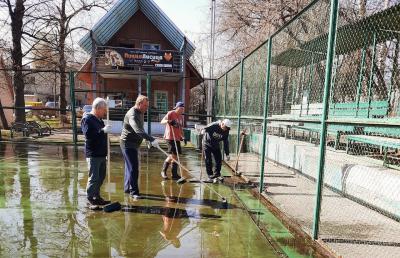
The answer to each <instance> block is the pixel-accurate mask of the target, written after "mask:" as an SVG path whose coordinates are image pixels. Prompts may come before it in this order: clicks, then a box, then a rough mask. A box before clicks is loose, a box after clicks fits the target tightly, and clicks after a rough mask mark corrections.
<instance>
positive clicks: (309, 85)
mask: <svg viewBox="0 0 400 258" xmlns="http://www.w3.org/2000/svg"><path fill="white" fill-rule="evenodd" d="M308 78H309V80H308V88H307V111H306V114H307V115H308V113H309V109H310V96H311V86H312V82H313V80H314V53H311V65H310V74H309V77H308Z"/></svg>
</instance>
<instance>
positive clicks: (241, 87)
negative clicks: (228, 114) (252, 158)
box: [236, 59, 244, 154]
mask: <svg viewBox="0 0 400 258" xmlns="http://www.w3.org/2000/svg"><path fill="white" fill-rule="evenodd" d="M243 68H244V61H243V59H242V60H241V61H240V90H239V102H238V125H237V144H236V153H237V154H239V151H240V150H239V146H240V120H241V116H242V95H243Z"/></svg>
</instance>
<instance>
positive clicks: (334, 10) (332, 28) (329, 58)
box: [313, 0, 339, 240]
mask: <svg viewBox="0 0 400 258" xmlns="http://www.w3.org/2000/svg"><path fill="white" fill-rule="evenodd" d="M338 2H339V0H331V13H330V18H329V36H328V49H327V55H326V69H325V82H324V101H323V113H322V118H321V139H320V145H319V166H318V177H317V189H316V191H317V192H316V198H315V209H314V220H313V238H314V240H316V239H317V238H318V234H319V219H320V212H321V195H322V186H323V178H324V169H325V143H326V120H327V117H328V108H329V91H330V86H331V79H332V63H333V57H334V54H335V41H336V26H337V17H338V5H339V3H338Z"/></svg>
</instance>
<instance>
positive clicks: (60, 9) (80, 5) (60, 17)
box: [35, 0, 112, 114]
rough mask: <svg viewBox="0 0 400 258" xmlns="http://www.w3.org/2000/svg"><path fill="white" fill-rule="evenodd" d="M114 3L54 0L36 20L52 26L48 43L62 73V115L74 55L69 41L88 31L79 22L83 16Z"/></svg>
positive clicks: (103, 0) (105, 1)
mask: <svg viewBox="0 0 400 258" xmlns="http://www.w3.org/2000/svg"><path fill="white" fill-rule="evenodd" d="M111 3H112V0H79V1H69V0H52V1H51V2H49V3H48V4H47V5H46V8H45V9H44V10H43V11H42V12H41V14H40V16H39V15H37V16H36V17H35V18H36V19H39V20H43V21H45V22H46V23H49V24H50V30H49V31H50V32H49V33H48V37H47V39H46V42H47V43H48V46H51V47H52V52H54V53H55V54H56V55H57V59H56V60H57V63H56V67H57V68H58V71H59V73H60V76H59V77H60V108H61V110H62V111H61V114H65V111H64V110H65V108H66V105H67V101H66V92H65V90H66V83H67V76H66V70H67V62H68V54H69V55H71V56H72V55H73V51H74V50H73V48H72V47H71V45H72V44H68V42H67V40H68V38H69V37H71V35H72V34H73V33H74V32H75V31H77V30H86V29H87V28H85V27H84V26H82V23H78V22H77V21H78V20H79V19H81V18H82V16H83V15H85V14H87V13H89V12H91V11H93V10H95V9H96V8H100V9H105V8H107V7H108V6H110V4H111ZM48 61H49V63H53V64H54V59H52V58H49V59H48Z"/></svg>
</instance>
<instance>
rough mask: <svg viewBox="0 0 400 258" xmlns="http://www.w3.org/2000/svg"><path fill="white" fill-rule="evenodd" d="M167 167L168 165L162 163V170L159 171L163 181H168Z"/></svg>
mask: <svg viewBox="0 0 400 258" xmlns="http://www.w3.org/2000/svg"><path fill="white" fill-rule="evenodd" d="M168 167H169V163H168V162H166V161H164V164H163V167H162V170H161V177H162V178H163V179H168V176H167V169H168Z"/></svg>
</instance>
